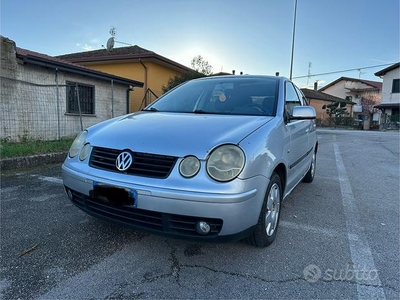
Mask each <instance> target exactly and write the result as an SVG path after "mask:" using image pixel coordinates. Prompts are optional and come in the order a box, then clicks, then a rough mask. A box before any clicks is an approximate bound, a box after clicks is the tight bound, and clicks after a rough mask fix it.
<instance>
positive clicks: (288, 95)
mask: <svg viewBox="0 0 400 300" xmlns="http://www.w3.org/2000/svg"><path fill="white" fill-rule="evenodd" d="M285 90H286V91H285V107H286V112H287V113H288V114H289V115H291V114H292V112H293V107H295V106H301V105H302V103H301V100H300V99H299V96H298V95H297V93H296V90H295V88H294V86H293V84H292V83H291V82H289V81H287V82H286V86H285Z"/></svg>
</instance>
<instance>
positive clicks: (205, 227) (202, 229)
mask: <svg viewBox="0 0 400 300" xmlns="http://www.w3.org/2000/svg"><path fill="white" fill-rule="evenodd" d="M210 230H211V227H210V225H209V224H208V223H207V222H204V221H200V222H197V224H196V231H197V233H198V234H201V235H206V234H209V233H210Z"/></svg>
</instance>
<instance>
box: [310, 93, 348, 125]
mask: <svg viewBox="0 0 400 300" xmlns="http://www.w3.org/2000/svg"><path fill="white" fill-rule="evenodd" d="M309 101H310V105H311V106H312V107H314V109H315V113H316V116H317V119H318V120H319V121H320V122H321V124H323V125H327V124H329V118H330V117H329V115H328V114H327V113H326V109H322V107H323V106H324V105H329V104H331V103H332V102H331V101H324V100H319V99H309ZM346 109H347V111H348V112H349V115H347V116H346V117H348V116H350V114H351V105H350V104H348V105H346Z"/></svg>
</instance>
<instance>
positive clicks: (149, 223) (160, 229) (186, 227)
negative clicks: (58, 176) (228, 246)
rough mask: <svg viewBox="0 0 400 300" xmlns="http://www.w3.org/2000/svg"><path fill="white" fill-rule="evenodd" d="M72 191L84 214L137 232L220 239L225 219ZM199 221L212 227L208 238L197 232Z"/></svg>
mask: <svg viewBox="0 0 400 300" xmlns="http://www.w3.org/2000/svg"><path fill="white" fill-rule="evenodd" d="M70 191H71V193H72V198H73V200H72V202H73V203H74V204H75V205H76V206H78V207H79V208H80V209H82V210H83V211H86V212H87V213H89V214H92V215H94V216H97V217H102V218H104V219H107V220H111V221H115V222H117V223H120V224H122V225H127V226H130V227H133V228H136V229H142V230H150V231H152V232H155V233H166V234H172V235H176V236H186V237H204V238H212V237H215V236H217V235H218V233H219V232H220V231H221V228H222V220H221V219H210V218H201V217H192V216H184V215H176V214H167V213H160V212H154V211H150V210H144V209H138V208H135V207H131V206H117V205H113V204H110V203H106V202H100V201H99V200H96V199H93V198H91V197H89V196H86V195H84V194H82V193H79V192H77V191H74V190H70ZM199 221H205V222H207V223H208V224H210V227H211V231H210V233H209V234H208V235H207V236H202V235H200V234H198V233H197V231H196V229H195V228H196V224H197V222H199Z"/></svg>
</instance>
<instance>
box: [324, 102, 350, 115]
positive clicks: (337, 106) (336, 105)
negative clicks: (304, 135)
mask: <svg viewBox="0 0 400 300" xmlns="http://www.w3.org/2000/svg"><path fill="white" fill-rule="evenodd" d="M346 105H347V103H346V102H340V101H337V102H332V103H331V104H328V105H324V106H322V109H325V110H326V113H327V114H328V115H329V117H332V116H335V117H337V118H340V117H344V116H346V115H348V114H349V112H348V111H347V109H346Z"/></svg>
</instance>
